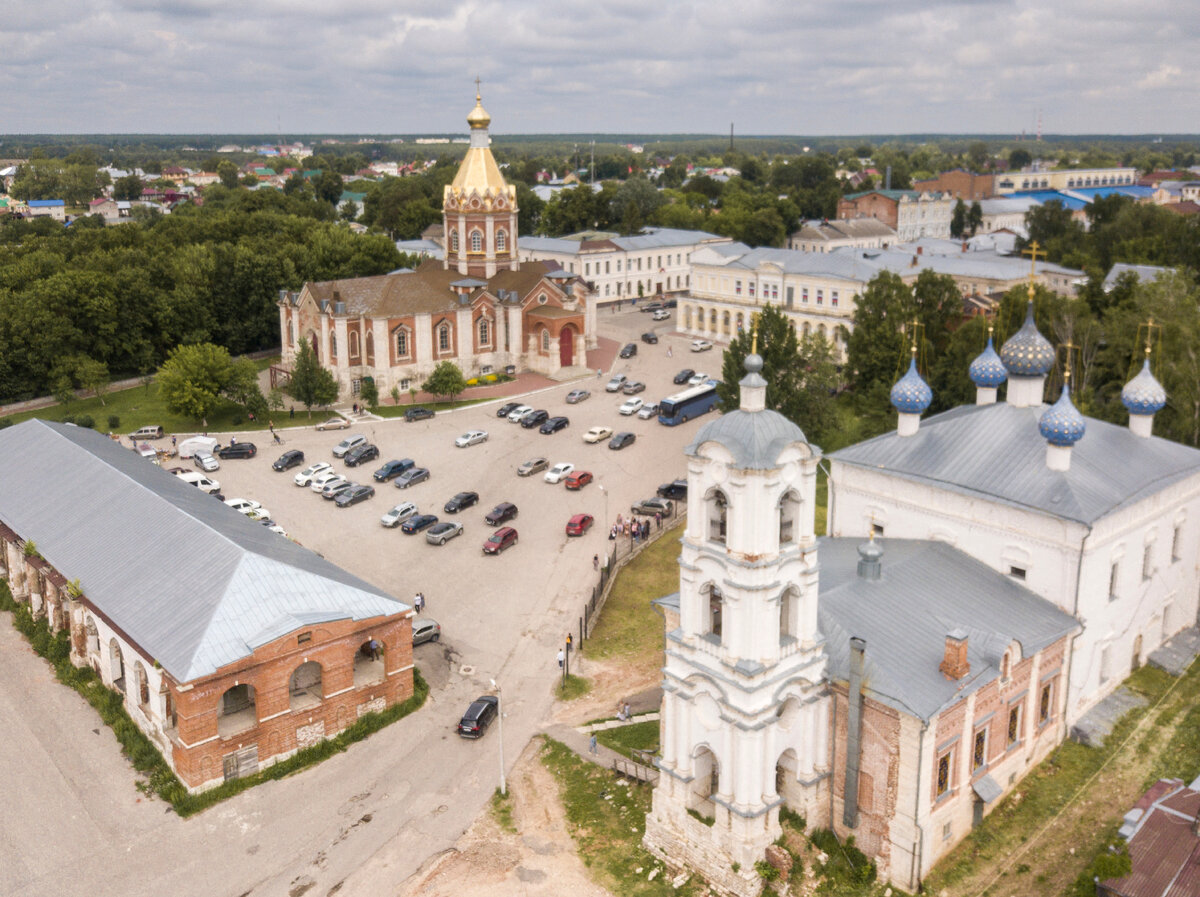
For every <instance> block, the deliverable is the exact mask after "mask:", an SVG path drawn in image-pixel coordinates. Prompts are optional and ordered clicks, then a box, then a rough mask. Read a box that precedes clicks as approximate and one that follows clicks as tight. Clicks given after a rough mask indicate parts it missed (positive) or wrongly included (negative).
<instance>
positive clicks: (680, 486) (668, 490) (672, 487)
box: [658, 480, 687, 500]
mask: <svg viewBox="0 0 1200 897" xmlns="http://www.w3.org/2000/svg"><path fill="white" fill-rule="evenodd" d="M658 494H659V495H661V496H662V497H663V498H673V499H676V500H678V499H680V498H687V480H675V481H674V482H673V483H663V484H662V485H661V486H659V487H658Z"/></svg>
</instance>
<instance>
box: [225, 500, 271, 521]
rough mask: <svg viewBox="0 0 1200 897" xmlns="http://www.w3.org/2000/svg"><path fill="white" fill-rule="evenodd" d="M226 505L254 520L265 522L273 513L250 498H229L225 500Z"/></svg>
mask: <svg viewBox="0 0 1200 897" xmlns="http://www.w3.org/2000/svg"><path fill="white" fill-rule="evenodd" d="M225 504H227V505H228V506H229V507H231V508H233V509H234V510H235V511H237V512H238V513H239V514H245V515H246V516H247V517H250V518H252V519H254V520H265V519H266V518H268V517H270V516H271V513H270V512H269V511H268V510H267V509H266V508H264V507H263V506H262V505H260V504H259V503H258V502H256V501H254V500H253V499H250V498H227V499H225Z"/></svg>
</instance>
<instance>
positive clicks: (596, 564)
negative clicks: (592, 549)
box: [592, 554, 600, 570]
mask: <svg viewBox="0 0 1200 897" xmlns="http://www.w3.org/2000/svg"><path fill="white" fill-rule="evenodd" d="M592 569H593V570H599V569H600V555H598V554H593V555H592Z"/></svg>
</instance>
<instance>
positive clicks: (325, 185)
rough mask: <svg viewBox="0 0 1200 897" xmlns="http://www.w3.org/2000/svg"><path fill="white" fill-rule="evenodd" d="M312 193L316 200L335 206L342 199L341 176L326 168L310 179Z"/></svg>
mask: <svg viewBox="0 0 1200 897" xmlns="http://www.w3.org/2000/svg"><path fill="white" fill-rule="evenodd" d="M312 185H313V192H314V193H315V194H316V196H317V199H323V200H325V202H327V203H331V204H336V203H337V201H338V200H339V199H341V198H342V190H343V185H342V176H341V175H340V174H338V173H337V172H336V171H334V170H332V169H330V168H326V169H324V170H323V171H322V172H321V173H320V174H318V175H316V176H315V177H313V179H312Z"/></svg>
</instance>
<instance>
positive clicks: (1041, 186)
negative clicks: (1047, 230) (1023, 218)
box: [995, 168, 1137, 193]
mask: <svg viewBox="0 0 1200 897" xmlns="http://www.w3.org/2000/svg"><path fill="white" fill-rule="evenodd" d="M1136 183H1137V169H1136V168H1066V169H1061V170H1055V171H1041V170H1037V171H1032V170H1031V171H1010V172H1007V173H1005V174H1002V175H998V176H997V177H996V181H995V190H996V193H1016V192H1017V191H1020V190H1074V189H1076V188H1078V187H1125V186H1132V185H1134V184H1136Z"/></svg>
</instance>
